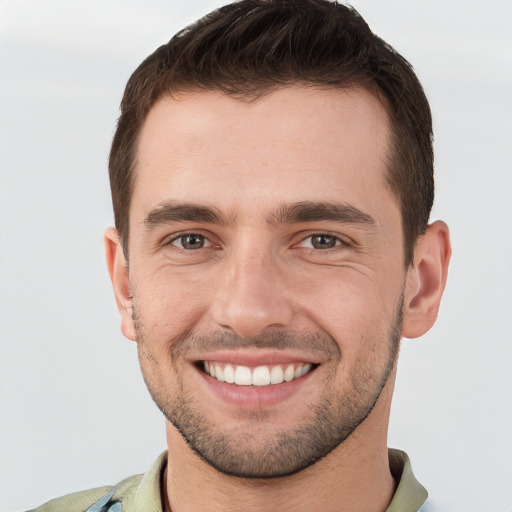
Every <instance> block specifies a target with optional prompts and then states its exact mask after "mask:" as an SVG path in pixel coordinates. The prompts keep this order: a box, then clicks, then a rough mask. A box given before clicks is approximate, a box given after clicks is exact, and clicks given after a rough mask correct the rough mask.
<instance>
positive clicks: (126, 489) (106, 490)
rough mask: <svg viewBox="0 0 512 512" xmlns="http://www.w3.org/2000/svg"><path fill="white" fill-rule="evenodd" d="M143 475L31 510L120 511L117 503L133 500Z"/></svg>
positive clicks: (72, 511)
mask: <svg viewBox="0 0 512 512" xmlns="http://www.w3.org/2000/svg"><path fill="white" fill-rule="evenodd" d="M142 476H143V475H134V476H131V477H129V478H127V479H125V480H123V481H122V482H120V483H119V484H117V485H115V486H103V487H97V488H95V489H88V490H86V491H80V492H74V493H72V494H67V495H65V496H61V497H60V498H55V499H53V500H50V501H48V502H47V503H45V504H44V505H41V506H40V507H38V508H35V509H33V510H31V511H29V512H118V511H121V510H123V509H122V508H119V506H117V507H116V506H115V505H116V503H122V502H124V501H125V500H128V501H129V500H131V498H132V495H133V494H135V492H136V490H137V488H138V486H139V483H140V481H141V479H142Z"/></svg>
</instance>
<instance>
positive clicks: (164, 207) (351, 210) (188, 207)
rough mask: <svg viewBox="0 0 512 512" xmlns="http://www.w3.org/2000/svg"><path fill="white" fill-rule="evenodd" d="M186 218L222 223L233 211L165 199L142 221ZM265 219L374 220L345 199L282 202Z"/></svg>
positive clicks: (229, 221)
mask: <svg viewBox="0 0 512 512" xmlns="http://www.w3.org/2000/svg"><path fill="white" fill-rule="evenodd" d="M187 221H189V222H199V223H205V224H217V225H223V226H225V225H229V224H232V223H233V222H234V221H235V215H234V214H231V215H229V216H226V215H224V214H222V213H221V212H220V211H219V210H218V209H216V208H214V207H210V206H203V205H198V204H194V203H179V202H175V201H165V202H163V203H161V204H159V205H158V206H157V207H156V208H154V209H153V210H151V211H150V212H149V213H148V214H147V215H146V218H145V219H144V225H145V226H146V229H148V230H151V229H152V228H154V227H156V226H158V225H161V224H171V223H173V222H187ZM266 221H267V222H268V223H269V224H271V225H273V226H276V225H279V224H297V223H300V222H315V221H331V222H341V223H344V224H360V225H366V226H369V227H372V226H374V225H375V220H374V219H373V218H372V217H371V216H370V215H368V214H367V213H365V212H363V211H361V210H359V209H358V208H355V207H354V206H352V205H350V204H348V203H329V202H313V201H301V202H298V203H292V204H283V205H281V206H279V207H278V208H277V209H276V211H275V212H272V213H270V214H269V215H267V217H266Z"/></svg>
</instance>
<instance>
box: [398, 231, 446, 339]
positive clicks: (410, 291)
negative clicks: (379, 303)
mask: <svg viewBox="0 0 512 512" xmlns="http://www.w3.org/2000/svg"><path fill="white" fill-rule="evenodd" d="M450 257H451V245H450V234H449V230H448V226H447V225H446V224H445V223H444V222H442V221H437V222H434V223H433V224H431V225H430V226H428V228H427V230H426V232H425V233H424V234H423V235H421V236H420V237H419V239H418V242H417V244H416V247H415V251H414V263H413V265H411V267H410V268H409V270H408V272H407V280H406V289H405V296H404V307H403V322H402V335H403V336H404V337H406V338H417V337H418V336H421V335H423V334H425V333H426V332H427V331H428V330H429V329H430V328H431V327H432V326H433V325H434V323H435V321H436V318H437V313H438V311H439V304H440V303H441V297H442V296H443V292H444V288H445V286H446V278H447V275H448V265H449V263H450Z"/></svg>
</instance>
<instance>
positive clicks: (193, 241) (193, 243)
mask: <svg viewBox="0 0 512 512" xmlns="http://www.w3.org/2000/svg"><path fill="white" fill-rule="evenodd" d="M173 244H174V245H177V246H178V247H181V248H182V249H187V250H194V249H202V248H203V247H205V246H206V245H207V244H208V241H207V239H206V238H205V237H204V236H203V235H196V234H195V233H189V234H187V235H181V236H179V237H178V238H175V239H174V240H173Z"/></svg>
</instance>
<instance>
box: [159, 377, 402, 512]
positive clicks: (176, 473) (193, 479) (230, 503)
mask: <svg viewBox="0 0 512 512" xmlns="http://www.w3.org/2000/svg"><path fill="white" fill-rule="evenodd" d="M390 380H391V381H392V380H393V379H390ZM388 384H390V386H389V387H391V388H392V382H391V383H390V382H388ZM386 388H388V385H386V387H385V388H384V390H383V392H382V394H381V397H380V398H379V400H378V402H377V404H376V406H375V408H374V410H373V411H372V412H371V414H370V415H369V416H368V418H367V419H366V420H365V421H364V422H363V423H362V424H361V425H359V427H358V428H357V429H356V431H355V432H353V434H352V435H351V436H350V437H349V438H348V439H347V440H345V441H344V442H343V443H342V444H341V445H340V446H338V447H337V448H336V449H335V450H333V451H332V452H331V453H330V454H328V455H327V456H326V457H324V458H323V459H321V460H320V461H318V462H316V463H315V464H313V465H312V466H310V467H309V468H307V469H305V470H303V471H300V472H299V473H297V474H294V475H291V476H288V477H282V478H274V479H246V478H238V477H233V476H228V475H224V474H222V473H220V472H219V471H217V470H215V469H214V468H212V467H211V466H209V465H208V464H207V463H205V462H204V461H202V460H201V459H200V458H199V457H198V456H197V455H196V454H195V453H194V452H193V451H192V450H191V449H190V448H189V447H188V445H187V444H186V442H185V441H184V440H183V438H182V437H181V435H180V434H179V433H178V432H177V431H176V430H175V428H174V427H173V426H172V425H170V424H168V425H167V438H168V446H169V461H168V466H167V470H166V475H165V483H166V489H165V494H166V495H167V505H168V508H169V510H166V512H170V511H172V512H185V511H186V512H196V511H197V512H202V511H204V510H208V511H219V512H221V511H222V512H235V511H237V512H240V511H242V510H258V511H259V512H274V511H275V510H279V511H281V512H288V511H289V512H292V511H293V512H303V511H304V512H306V511H307V512H315V511H318V512H330V511H333V512H334V511H336V512H366V511H368V510H372V511H375V512H384V511H385V510H386V508H387V506H388V505H389V502H390V501H391V499H392V497H393V493H394V489H395V482H394V480H393V477H392V476H391V473H390V470H389V460H388V451H387V424H388V419H389V406H390V399H391V391H392V390H391V389H386Z"/></svg>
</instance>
